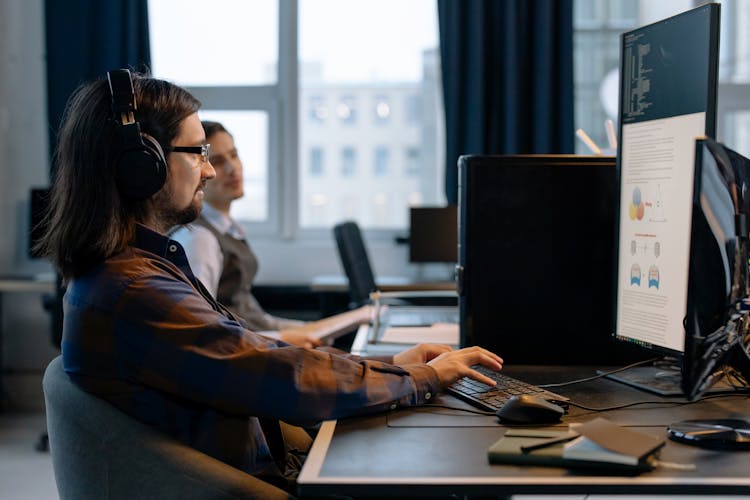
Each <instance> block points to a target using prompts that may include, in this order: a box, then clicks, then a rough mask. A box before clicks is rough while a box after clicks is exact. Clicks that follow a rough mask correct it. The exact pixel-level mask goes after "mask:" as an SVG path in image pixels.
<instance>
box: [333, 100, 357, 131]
mask: <svg viewBox="0 0 750 500" xmlns="http://www.w3.org/2000/svg"><path fill="white" fill-rule="evenodd" d="M336 116H338V117H339V120H340V121H341V123H343V124H344V125H354V124H355V123H357V100H356V98H354V96H350V95H347V96H344V97H342V98H341V101H340V102H339V104H338V105H337V106H336Z"/></svg>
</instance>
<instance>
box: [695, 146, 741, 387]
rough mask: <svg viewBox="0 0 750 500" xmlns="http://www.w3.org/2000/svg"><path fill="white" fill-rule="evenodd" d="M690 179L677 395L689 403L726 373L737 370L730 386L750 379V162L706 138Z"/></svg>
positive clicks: (696, 155)
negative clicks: (685, 290)
mask: <svg viewBox="0 0 750 500" xmlns="http://www.w3.org/2000/svg"><path fill="white" fill-rule="evenodd" d="M694 172H695V175H694V178H695V182H694V186H695V187H694V189H693V197H692V216H691V218H692V224H691V228H692V230H691V237H690V263H689V278H688V293H687V312H686V317H685V321H684V325H685V333H686V335H685V349H684V354H683V362H682V370H681V371H682V389H683V391H684V393H685V395H687V396H689V397H691V398H695V397H697V396H700V395H701V394H702V393H704V392H705V391H707V390H709V389H710V388H711V387H712V385H713V384H714V383H715V382H716V381H717V380H719V379H720V377H721V376H722V375H723V374H724V372H725V369H726V368H727V367H731V368H733V369H734V370H735V372H734V373H733V376H734V379H735V383H734V385H735V386H739V385H747V382H748V381H749V380H750V358H748V351H747V347H748V341H749V340H750V338H749V337H748V331H749V330H750V315H748V312H747V309H748V304H747V298H748V296H749V289H748V285H749V284H750V283H749V282H748V220H750V195H749V194H748V188H750V160H749V159H748V158H746V157H744V156H742V155H740V154H738V153H736V152H735V151H732V150H731V149H729V148H727V147H725V146H722V145H720V144H717V143H715V142H714V141H712V140H711V139H708V138H703V139H698V140H697V141H696V146H695V170H694ZM727 385H729V386H730V387H731V385H732V384H726V383H725V384H724V386H725V387H726V386H727Z"/></svg>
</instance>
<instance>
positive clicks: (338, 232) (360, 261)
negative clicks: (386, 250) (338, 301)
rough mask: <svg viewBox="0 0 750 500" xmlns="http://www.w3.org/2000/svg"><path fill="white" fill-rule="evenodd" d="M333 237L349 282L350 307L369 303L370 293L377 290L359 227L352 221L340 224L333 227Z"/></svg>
mask: <svg viewBox="0 0 750 500" xmlns="http://www.w3.org/2000/svg"><path fill="white" fill-rule="evenodd" d="M333 235H334V238H335V239H336V247H337V248H338V251H339V258H340V259H341V265H342V266H343V267H344V273H346V278H347V279H348V280H349V297H350V300H351V306H352V307H359V306H361V305H364V304H367V303H369V301H370V293H372V292H374V291H375V290H377V285H376V284H375V275H374V274H373V272H372V267H371V266H370V257H369V255H368V254H367V248H366V247H365V241H364V239H363V238H362V233H361V232H360V230H359V226H358V225H357V223H356V222H353V221H346V222H342V223H340V224H337V225H336V226H334V228H333Z"/></svg>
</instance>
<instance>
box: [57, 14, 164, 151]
mask: <svg viewBox="0 0 750 500" xmlns="http://www.w3.org/2000/svg"><path fill="white" fill-rule="evenodd" d="M44 7H45V20H46V21H45V22H46V26H45V28H46V37H47V38H46V46H47V47H46V48H47V114H48V120H49V138H50V146H51V147H50V151H54V145H55V143H56V140H57V129H58V127H59V125H60V120H61V118H62V114H63V111H64V109H65V103H66V102H67V100H68V97H70V94H71V93H72V92H73V90H75V88H76V87H78V85H80V84H81V83H83V82H86V81H89V80H93V79H95V78H97V77H100V76H103V75H104V74H105V73H106V72H107V71H108V70H110V69H116V68H125V67H130V68H133V69H136V70H138V71H145V70H147V69H148V68H149V67H150V65H151V53H150V46H149V36H148V3H147V0H45V3H44Z"/></svg>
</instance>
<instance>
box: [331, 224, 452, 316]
mask: <svg viewBox="0 0 750 500" xmlns="http://www.w3.org/2000/svg"><path fill="white" fill-rule="evenodd" d="M333 235H334V238H335V239H336V247H337V248H338V252H339V258H340V259H341V265H342V266H343V267H344V273H346V278H347V279H348V280H349V295H350V298H351V307H359V306H361V305H364V304H368V303H372V302H375V303H376V305H379V302H380V301H381V300H383V299H385V300H387V301H388V302H390V303H391V304H395V305H408V304H419V305H445V303H446V302H445V300H444V299H446V298H448V299H450V301H452V303H453V304H455V302H456V300H457V297H458V296H457V294H456V291H455V289H451V290H444V289H422V290H420V289H419V288H410V289H409V290H401V291H391V292H382V291H380V290H379V288H378V285H377V284H376V282H375V275H374V273H373V271H372V266H371V265H370V257H369V255H368V254H367V248H366V247H365V241H364V238H362V232H361V231H360V230H359V226H358V225H357V223H356V222H353V221H346V222H342V223H340V224H337V225H336V226H334V228H333ZM420 299H427V301H426V302H425V301H424V300H420Z"/></svg>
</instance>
